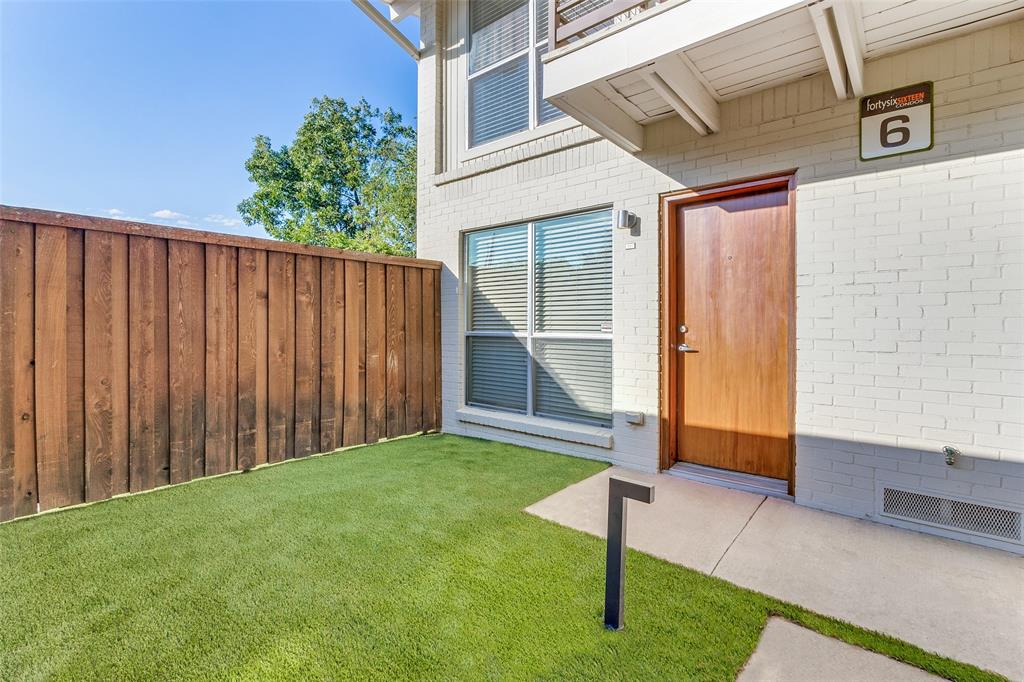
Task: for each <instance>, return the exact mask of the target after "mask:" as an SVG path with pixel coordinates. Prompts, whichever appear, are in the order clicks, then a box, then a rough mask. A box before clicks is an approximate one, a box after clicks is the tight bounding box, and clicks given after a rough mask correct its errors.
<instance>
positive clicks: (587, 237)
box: [465, 211, 612, 426]
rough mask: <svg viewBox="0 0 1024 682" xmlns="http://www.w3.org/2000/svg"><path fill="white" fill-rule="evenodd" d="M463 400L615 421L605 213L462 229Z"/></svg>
mask: <svg viewBox="0 0 1024 682" xmlns="http://www.w3.org/2000/svg"><path fill="white" fill-rule="evenodd" d="M465 254H466V267H465V281H466V288H465V294H466V297H465V300H466V364H467V373H466V374H467V380H466V402H467V404H470V405H477V406H481V407H489V408H495V409H500V410H509V411H513V412H519V413H522V414H530V415H537V416H543V417H551V418H555V419H565V420H569V421H576V422H583V423H588V424H597V425H602V426H608V425H611V418H612V397H611V396H612V344H611V331H612V330H611V323H612V225H611V212H610V211H596V212H592V213H585V214H580V215H572V216H564V217H560V218H554V219H550V220H542V221H537V222H532V223H526V224H524V225H512V226H509V227H501V228H496V229H489V230H480V231H476V232H471V233H469V234H468V235H467V236H466V246H465Z"/></svg>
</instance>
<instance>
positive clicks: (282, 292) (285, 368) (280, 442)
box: [267, 253, 295, 462]
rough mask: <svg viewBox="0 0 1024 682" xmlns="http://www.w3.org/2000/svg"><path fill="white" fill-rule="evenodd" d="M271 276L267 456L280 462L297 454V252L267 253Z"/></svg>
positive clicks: (269, 293)
mask: <svg viewBox="0 0 1024 682" xmlns="http://www.w3.org/2000/svg"><path fill="white" fill-rule="evenodd" d="M267 277H268V283H267V294H268V299H267V303H268V308H267V316H268V326H269V328H270V329H272V330H274V335H273V337H272V338H271V339H270V342H269V358H268V369H267V398H268V402H267V415H268V416H267V428H268V434H269V444H268V446H267V459H268V460H269V461H271V462H280V461H282V460H285V459H291V458H292V457H293V456H294V454H295V256H293V255H292V254H290V253H269V254H267Z"/></svg>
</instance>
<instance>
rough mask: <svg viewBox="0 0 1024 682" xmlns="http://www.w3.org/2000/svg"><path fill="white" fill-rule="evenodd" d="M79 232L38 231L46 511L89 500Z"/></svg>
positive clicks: (40, 453) (39, 443) (38, 378)
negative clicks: (83, 414)
mask: <svg viewBox="0 0 1024 682" xmlns="http://www.w3.org/2000/svg"><path fill="white" fill-rule="evenodd" d="M73 233H77V234H78V235H80V232H78V231H76V230H70V229H67V228H62V227H52V226H46V225H39V226H37V227H36V244H35V249H36V267H35V287H36V290H37V291H39V290H45V291H48V292H50V293H51V295H49V296H46V297H37V298H36V310H35V363H36V372H35V384H36V386H35V391H36V401H37V402H36V404H37V407H36V410H37V415H36V416H37V421H36V475H37V477H38V486H39V504H40V508H41V509H44V510H45V509H52V508H54V507H62V506H65V505H69V504H76V503H78V502H82V501H83V500H84V499H85V458H84V452H83V450H82V441H83V439H82V434H81V432H80V431H79V430H80V429H81V427H82V421H81V420H79V419H77V418H76V409H75V408H78V410H81V409H82V389H83V387H84V376H83V375H84V368H83V367H82V352H83V351H82V348H81V344H82V343H84V338H83V337H82V336H81V334H82V329H83V325H82V322H81V316H80V315H81V309H82V300H81V298H80V292H81V285H82V282H81V279H78V280H77V281H76V280H75V278H76V277H77V278H81V273H82V265H81V258H82V246H81V240H80V239H78V238H76V235H75V234H73ZM76 261H77V262H76Z"/></svg>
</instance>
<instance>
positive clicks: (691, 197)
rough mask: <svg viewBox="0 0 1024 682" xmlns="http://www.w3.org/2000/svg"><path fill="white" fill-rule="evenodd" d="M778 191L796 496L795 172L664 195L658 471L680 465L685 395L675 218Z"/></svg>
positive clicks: (661, 204)
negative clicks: (784, 235)
mask: <svg viewBox="0 0 1024 682" xmlns="http://www.w3.org/2000/svg"><path fill="white" fill-rule="evenodd" d="M773 189H785V190H787V192H788V196H787V202H788V204H789V225H790V229H789V239H790V254H791V256H790V268H791V269H792V272H793V277H792V278H791V285H790V289H791V290H790V294H789V311H788V312H789V362H790V371H789V387H788V390H789V481H788V483H789V494H790V495H793V494H794V482H795V480H796V447H795V445H796V438H795V436H796V169H792V170H785V171H780V172H778V173H772V174H770V175H761V176H756V177H752V178H745V179H741V180H729V181H727V182H721V183H716V184H713V185H704V186H701V187H695V188H688V189H684V190H677V191H673V192H665V193H662V194H661V195H659V206H658V210H659V219H658V226H659V229H660V230H661V235H660V238H659V253H658V269H659V277H658V294H659V300H660V308H661V310H660V312H659V315H658V319H659V323H660V324H659V330H658V347H659V352H660V356H661V362H660V363H659V364H660V367H659V370H660V377H659V383H660V389H661V390H660V400H659V401H658V411H659V419H658V425H659V428H660V438H659V453H658V468H659V469H668V468H670V467H671V466H672V465H673V464H675V463H676V461H677V460H676V450H677V446H678V443H677V429H676V423H675V419H676V415H677V414H679V412H678V410H677V407H678V406H679V403H680V401H681V400H682V396H680V395H677V393H678V390H677V381H676V375H677V373H678V371H679V357H678V354H677V353H676V352H675V333H674V332H675V329H676V327H677V326H678V325H679V324H680V321H679V320H678V319H677V317H678V316H677V314H676V310H677V304H678V297H679V289H678V284H679V276H680V273H678V272H676V262H677V261H676V257H675V255H676V251H677V249H678V248H679V225H678V219H677V217H676V215H677V213H678V211H677V209H678V208H679V207H680V206H683V205H686V204H693V203H700V202H703V201H709V200H713V199H721V198H724V197H730V196H738V195H743V194H754V193H758V192H764V191H769V190H773Z"/></svg>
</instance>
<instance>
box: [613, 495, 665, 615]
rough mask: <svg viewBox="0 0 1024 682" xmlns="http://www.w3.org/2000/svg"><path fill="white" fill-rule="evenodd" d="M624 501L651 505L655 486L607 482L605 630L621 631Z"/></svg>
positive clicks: (623, 577) (624, 571)
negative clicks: (636, 501)
mask: <svg viewBox="0 0 1024 682" xmlns="http://www.w3.org/2000/svg"><path fill="white" fill-rule="evenodd" d="M626 500H638V501H640V502H643V503H644V504H650V503H652V502H654V486H653V485H651V484H649V483H640V482H639V481H630V480H628V479H625V478H618V477H617V476H612V477H611V478H609V479H608V561H607V565H606V566H605V571H604V626H605V627H606V628H608V629H609V630H621V629H622V625H623V622H622V612H623V609H624V607H625V605H624V603H623V593H624V589H625V582H626Z"/></svg>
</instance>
